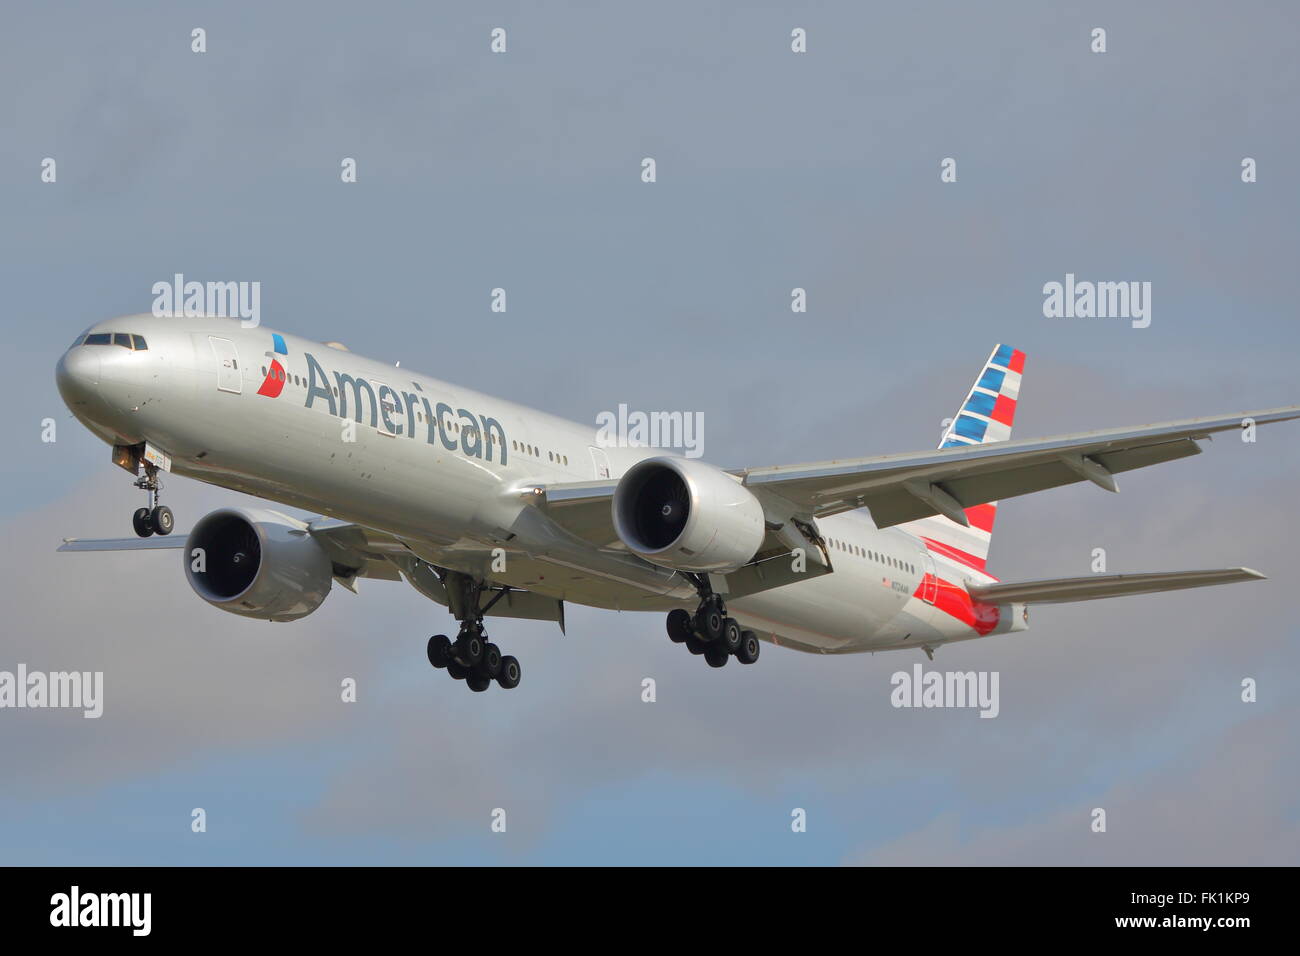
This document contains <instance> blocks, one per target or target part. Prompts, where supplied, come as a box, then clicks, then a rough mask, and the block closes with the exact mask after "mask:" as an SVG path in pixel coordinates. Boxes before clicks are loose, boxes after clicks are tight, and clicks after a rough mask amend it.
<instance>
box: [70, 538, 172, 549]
mask: <svg viewBox="0 0 1300 956" xmlns="http://www.w3.org/2000/svg"><path fill="white" fill-rule="evenodd" d="M185 537H186V536H185V535H183V534H171V535H167V536H166V537H161V538H64V539H63V544H61V545H59V547H58V550H59V551H160V550H165V549H167V548H183V547H185Z"/></svg>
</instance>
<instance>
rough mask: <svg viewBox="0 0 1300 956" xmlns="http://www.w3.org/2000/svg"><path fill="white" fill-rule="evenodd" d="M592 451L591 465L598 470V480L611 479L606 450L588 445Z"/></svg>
mask: <svg viewBox="0 0 1300 956" xmlns="http://www.w3.org/2000/svg"><path fill="white" fill-rule="evenodd" d="M587 447H588V448H590V449H591V464H592V466H593V467H594V468H595V469H596V477H597V478H608V477H609V457H608V456H607V455H606V454H605V449H603V448H597V447H596V446H595V445H588V446H587Z"/></svg>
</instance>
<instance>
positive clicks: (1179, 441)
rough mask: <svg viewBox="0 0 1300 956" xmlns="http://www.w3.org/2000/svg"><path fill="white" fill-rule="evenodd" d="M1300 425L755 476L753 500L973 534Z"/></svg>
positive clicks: (946, 452)
mask: <svg viewBox="0 0 1300 956" xmlns="http://www.w3.org/2000/svg"><path fill="white" fill-rule="evenodd" d="M1295 418H1300V405H1289V406H1286V407H1284V408H1273V409H1268V410H1266V411H1258V412H1243V413H1241V414H1239V415H1225V416H1220V417H1212V418H1189V419H1185V420H1183V421H1177V422H1167V423H1165V424H1161V425H1142V426H1138V427H1135V428H1114V429H1109V430H1105V431H1092V432H1080V433H1078V434H1073V435H1057V436H1054V437H1050V438H1035V439H1028V440H1022V441H1004V442H990V443H988V444H982V445H968V446H964V447H952V448H942V449H939V450H936V451H927V452H913V453H909V454H901V455H881V456H877V457H872V458H851V459H843V460H838V461H825V462H817V463H813V464H806V465H774V466H770V467H764V468H749V469H745V470H742V471H739V472H735V474H737V475H739V476H740V477H741V478H742V480H743V481H744V483H745V485H746V486H748V487H749V488H750V489H751V490H752V491H754V492H756V493H758V494H759V496H760V497H763V495H764V494H766V493H770V494H773V495H776V496H779V497H780V498H782V499H785V501H787V502H789V503H790V504H791V505H792V506H793V507H794V509H795V513H796V514H800V513H802V514H805V515H808V516H811V517H817V518H824V517H828V516H830V515H834V514H839V513H840V512H842V511H852V510H854V509H855V508H869V509H870V510H871V517H872V518H873V519H874V521H875V523H876V526H877V527H879V528H888V527H890V526H892V525H896V524H902V523H904V522H907V521H914V520H916V519H917V518H926V517H929V516H930V515H936V514H942V515H946V516H947V517H949V518H951V519H952V520H954V521H956V522H958V523H959V524H963V525H966V524H967V523H968V522H967V520H966V516H965V514H964V509H966V508H969V507H972V506H974V505H979V504H984V503H985V502H989V501H999V500H1001V499H1003V498H1014V497H1016V496H1018V495H1027V494H1031V493H1032V492H1035V491H1043V490H1045V489H1047V488H1056V487H1059V486H1061V485H1069V484H1073V483H1074V482H1076V481H1085V480H1087V481H1092V482H1093V483H1095V484H1097V485H1100V486H1101V487H1102V488H1105V489H1107V490H1108V491H1118V490H1119V489H1118V486H1117V485H1116V483H1115V478H1114V476H1115V475H1116V474H1118V473H1119V472H1123V471H1132V470H1133V469H1136V468H1145V467H1146V466H1148V465H1155V464H1159V463H1160V462H1164V461H1173V460H1175V459H1177V458H1184V457H1186V456H1188V455H1195V454H1199V453H1200V451H1201V448H1200V446H1199V445H1197V444H1196V442H1197V440H1198V439H1202V438H1209V437H1210V436H1211V435H1213V434H1215V433H1216V432H1225V431H1234V430H1240V429H1242V428H1243V427H1245V425H1247V424H1249V423H1254V424H1256V425H1263V424H1268V423H1270V422H1281V421H1288V420H1290V419H1295Z"/></svg>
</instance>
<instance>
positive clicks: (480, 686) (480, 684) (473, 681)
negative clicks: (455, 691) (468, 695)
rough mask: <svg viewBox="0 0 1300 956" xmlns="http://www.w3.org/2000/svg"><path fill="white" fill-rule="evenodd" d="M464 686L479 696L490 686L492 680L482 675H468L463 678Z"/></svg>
mask: <svg viewBox="0 0 1300 956" xmlns="http://www.w3.org/2000/svg"><path fill="white" fill-rule="evenodd" d="M465 686H466V687H468V688H469V689H470V690H472V691H473V692H474V693H476V694H481V693H483V691H485V690H487V689H488V688H489V687H491V686H492V678H490V677H484V676H483V675H482V674H470V675H469V676H468V677H466V678H465Z"/></svg>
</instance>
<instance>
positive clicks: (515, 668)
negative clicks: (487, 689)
mask: <svg viewBox="0 0 1300 956" xmlns="http://www.w3.org/2000/svg"><path fill="white" fill-rule="evenodd" d="M520 676H522V675H521V674H520V671H519V661H518V660H516V659H515V658H513V657H511V656H510V655H509V654H507V655H506V656H505V657H503V658H501V669H500V670H499V671H497V683H498V684H500V685H501V687H502V688H503V689H504V690H513V689H514V688H516V687H518V686H519V678H520Z"/></svg>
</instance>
